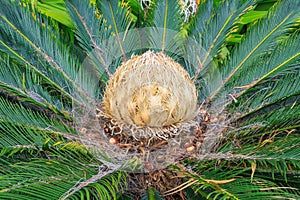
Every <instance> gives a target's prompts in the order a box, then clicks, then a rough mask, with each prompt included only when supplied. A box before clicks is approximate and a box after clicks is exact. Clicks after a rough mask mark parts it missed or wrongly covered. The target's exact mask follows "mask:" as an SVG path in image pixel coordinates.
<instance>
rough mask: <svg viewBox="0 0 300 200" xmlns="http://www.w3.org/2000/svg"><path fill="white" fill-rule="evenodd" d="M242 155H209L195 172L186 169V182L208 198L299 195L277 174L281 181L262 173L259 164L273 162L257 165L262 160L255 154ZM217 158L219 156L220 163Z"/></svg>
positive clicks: (196, 166)
mask: <svg viewBox="0 0 300 200" xmlns="http://www.w3.org/2000/svg"><path fill="white" fill-rule="evenodd" d="M241 157H242V155H241V154H240V155H237V154H232V153H229V154H223V155H221V154H216V155H215V156H214V157H210V156H209V155H207V158H206V159H208V160H202V161H199V162H198V163H197V164H196V165H195V166H194V167H193V171H192V173H191V172H190V171H191V170H189V172H186V173H187V174H188V177H190V179H188V180H187V181H186V183H185V184H186V185H190V187H191V188H193V190H194V191H195V192H196V193H197V195H199V196H202V197H203V198H206V199H222V198H224V199H226V198H229V199H258V198H267V199H273V198H274V199H276V198H291V199H293V198H294V199H296V198H298V197H299V192H298V191H297V188H295V187H292V186H289V185H286V184H284V183H286V182H285V181H282V182H280V181H279V179H277V177H276V180H278V181H276V182H275V181H274V179H272V178H270V175H268V174H265V175H263V176H262V174H261V173H260V172H261V171H260V169H259V168H260V167H261V169H265V168H267V166H268V167H269V166H270V164H269V163H268V164H267V165H264V166H263V165H261V166H260V167H259V164H257V166H256V165H255V166H256V168H254V165H251V163H254V162H255V163H258V160H255V161H254V159H253V160H251V159H250V157H251V156H244V158H245V160H243V159H241ZM247 157H248V158H247ZM215 159H218V162H217V163H216V162H215ZM247 159H249V160H247ZM262 160H263V159H262ZM267 162H268V161H267ZM270 162H271V161H270ZM192 166H193V165H192ZM277 166H278V165H277ZM267 169H268V168H267ZM255 170H257V171H255ZM253 175H254V176H253ZM268 177H269V178H268ZM295 185H297V183H296V184H295ZM178 189H181V188H178Z"/></svg>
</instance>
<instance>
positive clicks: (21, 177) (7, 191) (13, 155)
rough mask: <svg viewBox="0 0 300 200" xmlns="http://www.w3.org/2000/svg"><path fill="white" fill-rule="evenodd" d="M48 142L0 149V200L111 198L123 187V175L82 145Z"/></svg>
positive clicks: (124, 178) (124, 175) (124, 176)
mask: <svg viewBox="0 0 300 200" xmlns="http://www.w3.org/2000/svg"><path fill="white" fill-rule="evenodd" d="M48 141H49V140H46V141H45V143H44V144H43V146H42V147H41V148H39V149H33V148H32V149H31V150H30V147H29V146H21V145H18V146H15V147H12V148H13V149H12V148H11V149H8V148H7V147H4V148H2V147H1V151H0V152H1V159H0V166H1V169H3V170H1V172H0V177H1V182H0V197H1V199H11V198H13V199H36V198H39V199H67V198H75V199H82V194H84V195H88V196H89V197H90V198H93V197H94V198H101V199H112V198H114V199H115V198H116V193H117V192H119V191H120V190H122V188H123V187H124V186H123V184H124V183H125V181H126V178H127V176H126V174H125V173H124V172H121V171H119V172H118V171H116V170H115V169H113V170H111V169H108V168H107V167H106V166H105V165H103V164H102V163H101V161H99V160H98V159H97V158H96V157H94V156H93V155H92V154H90V153H89V151H88V149H87V148H86V147H84V146H83V145H80V144H78V143H75V142H72V143H65V142H62V141H60V142H56V143H50V142H48ZM36 151H38V152H36ZM3 159H5V160H3ZM18 160H19V161H18Z"/></svg>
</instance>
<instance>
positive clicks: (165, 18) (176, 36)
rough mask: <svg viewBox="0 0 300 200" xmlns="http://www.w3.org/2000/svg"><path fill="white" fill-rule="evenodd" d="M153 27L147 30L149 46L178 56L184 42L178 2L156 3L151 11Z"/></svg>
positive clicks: (168, 0)
mask: <svg viewBox="0 0 300 200" xmlns="http://www.w3.org/2000/svg"><path fill="white" fill-rule="evenodd" d="M153 12H154V14H153V27H152V28H151V29H150V30H149V32H148V33H147V34H148V42H149V46H150V47H152V48H153V49H155V50H160V51H162V52H166V53H170V54H174V55H176V54H180V53H182V52H180V46H181V45H182V43H183V41H184V35H183V33H181V26H182V24H183V21H184V17H183V15H182V14H181V13H180V4H179V1H177V0H176V1H171V0H164V1H156V2H155V3H154V9H153Z"/></svg>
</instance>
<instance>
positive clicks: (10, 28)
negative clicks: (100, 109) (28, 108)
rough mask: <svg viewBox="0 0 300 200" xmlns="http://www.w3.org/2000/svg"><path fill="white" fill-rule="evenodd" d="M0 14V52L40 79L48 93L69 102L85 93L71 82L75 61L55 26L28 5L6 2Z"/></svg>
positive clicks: (76, 69) (73, 75)
mask: <svg viewBox="0 0 300 200" xmlns="http://www.w3.org/2000/svg"><path fill="white" fill-rule="evenodd" d="M0 13H1V14H0V20H1V22H2V27H1V29H2V30H3V33H2V34H1V38H0V49H1V51H2V52H4V53H6V54H7V55H9V56H10V57H11V58H12V59H15V60H16V61H18V62H19V63H20V65H21V66H23V67H24V66H27V67H26V68H27V69H29V70H32V71H34V72H35V73H36V76H39V77H41V80H43V81H44V82H45V83H44V85H43V86H44V87H47V90H48V93H50V94H51V93H52V95H53V93H55V94H56V96H59V95H58V94H60V95H61V98H65V101H69V103H71V101H73V100H75V99H76V98H73V95H74V94H81V96H82V98H83V97H84V96H85V95H84V91H82V89H81V88H80V87H79V86H77V85H76V84H74V83H73V82H74V80H75V79H76V74H77V71H78V65H79V63H78V60H77V59H76V58H72V51H71V50H70V47H69V46H68V45H67V44H64V43H62V42H61V40H60V35H59V30H58V29H57V27H56V26H55V24H53V23H52V22H50V21H48V20H47V19H46V18H44V17H42V16H40V15H39V14H35V13H33V12H32V11H31V10H30V6H27V7H23V6H20V5H19V4H18V2H13V1H7V2H5V3H4V4H3V5H2V7H1V10H0ZM12 13H14V14H12ZM58 41H60V42H58ZM50 66H51V67H50ZM22 70H23V71H25V69H24V68H23V69H22ZM50 88H51V89H50ZM51 90H52V91H51ZM71 99H72V100H71ZM73 102H75V101H73ZM77 103H78V104H80V103H79V102H77Z"/></svg>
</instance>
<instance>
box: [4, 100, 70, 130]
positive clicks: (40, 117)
mask: <svg viewBox="0 0 300 200" xmlns="http://www.w3.org/2000/svg"><path fill="white" fill-rule="evenodd" d="M0 107H1V110H0V120H1V121H4V122H10V123H15V124H20V125H21V124H22V125H24V126H31V127H38V128H41V129H47V130H53V131H59V132H69V133H70V132H73V131H72V128H69V127H67V125H66V124H64V123H63V122H62V121H57V120H58V119H54V118H53V119H51V118H50V116H46V115H45V114H42V113H39V112H37V111H36V112H34V111H32V110H30V109H28V108H27V109H26V108H24V107H23V106H22V105H20V104H18V103H12V102H10V101H8V100H6V99H4V98H3V97H0Z"/></svg>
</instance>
